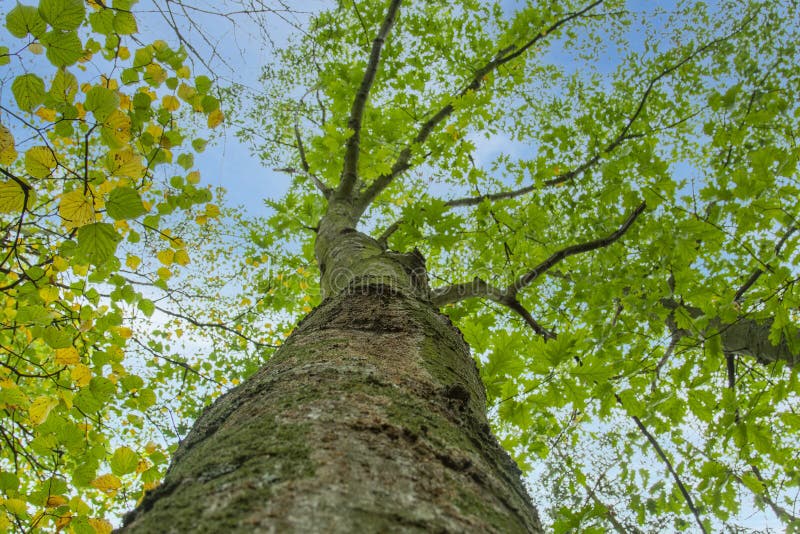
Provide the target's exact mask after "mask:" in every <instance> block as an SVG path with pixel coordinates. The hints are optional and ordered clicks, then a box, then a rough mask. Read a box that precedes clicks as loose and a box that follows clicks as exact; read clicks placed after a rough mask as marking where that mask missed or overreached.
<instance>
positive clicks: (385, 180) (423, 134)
mask: <svg viewBox="0 0 800 534" xmlns="http://www.w3.org/2000/svg"><path fill="white" fill-rule="evenodd" d="M602 3H603V0H596V1H594V2H592V3H590V4H589V5H587V6H586V7H584V8H583V9H581V10H580V11H576V12H574V13H567V14H565V15H564V16H563V17H561V18H560V19H559V20H557V21H556V22H554V23H553V24H551V25H550V26H549V27H548V28H545V29H544V30H542V31H541V32H539V33H537V34H536V36H534V37H533V38H532V39H529V40H528V41H526V42H525V43H523V44H521V45H519V46H518V45H511V46H508V47H506V48H505V49H503V50H501V51H500V52H498V53H497V54H495V56H494V57H493V58H492V59H491V60H489V61H487V62H486V63H485V64H484V65H483V66H482V67H480V68H479V69H477V70H476V71H475V72H474V74H473V75H472V77H471V78H470V80H469V82H467V84H466V85H465V86H464V88H463V89H462V90H461V91H459V92H458V93H457V94H456V95H455V97H454V98H453V99H452V100H451V101H450V102H449V103H447V104H446V105H445V106H444V107H443V108H441V109H440V110H439V111H437V112H436V113H434V114H433V115H432V116H431V118H430V119H428V120H427V121H425V123H423V124H422V126H421V127H420V129H419V131H418V132H417V135H416V136H414V139H413V140H412V141H411V142H410V143H409V144H407V145H406V146H405V147H404V148H403V149H402V150H401V151H400V154H399V155H398V157H397V159H396V160H395V162H394V164H393V165H392V168H391V170H390V171H389V172H388V173H386V174H383V175H381V176H379V177H378V178H377V179H376V180H375V181H374V182H372V184H371V185H370V186H369V187H367V189H365V190H364V192H363V193H362V194H361V195H360V196H359V198H358V203H357V206H358V209H359V213H363V212H364V210H366V209H367V207H368V206H369V205H370V204H371V203H372V202H373V201H374V200H375V198H376V197H377V196H378V195H379V194H381V192H382V191H383V190H384V189H386V187H388V186H389V184H390V183H392V181H393V180H394V179H395V178H396V177H397V176H399V175H400V174H402V173H403V172H405V171H406V170H408V169H409V168H410V167H411V157H412V155H413V147H414V146H415V145H421V144H422V143H424V142H425V141H427V139H428V137H430V135H431V134H432V133H433V131H434V130H435V129H436V127H437V126H439V125H440V124H441V123H442V122H443V121H444V120H445V119H446V118H447V117H449V116H450V115H451V114H452V113H453V111H454V110H455V107H454V104H453V103H454V102H455V101H456V100H457V99H459V98H461V97H463V96H465V95H466V94H467V93H469V92H470V91H477V90H479V89H480V88H481V87H482V86H483V82H484V80H485V78H486V76H487V75H489V74H491V73H492V72H494V71H495V70H497V68H498V67H500V66H501V65H505V64H506V63H508V62H509V61H512V60H514V59H516V58H518V57H519V56H521V55H522V54H524V53H525V52H526V51H527V50H528V49H530V48H531V47H533V46H534V45H535V44H536V43H538V42H539V41H541V40H542V39H544V38H545V36H547V35H548V34H550V33H552V32H554V31H556V30H558V29H559V28H560V27H561V26H563V25H564V24H566V23H568V22H570V21H571V20H573V19H575V18H578V17H580V16H582V15H584V14H586V13H587V12H589V11H591V10H592V9H594V8H595V7H597V6H598V5H600V4H602Z"/></svg>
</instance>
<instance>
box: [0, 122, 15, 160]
mask: <svg viewBox="0 0 800 534" xmlns="http://www.w3.org/2000/svg"><path fill="white" fill-rule="evenodd" d="M16 159H17V150H16V149H15V147H14V136H13V135H12V134H11V130H9V129H8V128H6V126H4V125H3V124H0V165H11V163H13V162H14V160H16Z"/></svg>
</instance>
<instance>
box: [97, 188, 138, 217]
mask: <svg viewBox="0 0 800 534" xmlns="http://www.w3.org/2000/svg"><path fill="white" fill-rule="evenodd" d="M106 210H107V213H108V215H109V217H111V218H112V219H115V220H123V219H135V218H136V217H139V216H140V215H144V214H145V213H147V210H146V209H145V207H144V205H143V204H142V199H141V197H140V196H139V193H138V192H136V190H135V189H132V188H130V187H117V188H114V189H112V190H111V193H109V195H108V199H107V200H106Z"/></svg>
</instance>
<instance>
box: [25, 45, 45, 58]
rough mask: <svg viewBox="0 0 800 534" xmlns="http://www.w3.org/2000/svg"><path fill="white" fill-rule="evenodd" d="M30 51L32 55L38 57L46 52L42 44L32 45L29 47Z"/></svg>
mask: <svg viewBox="0 0 800 534" xmlns="http://www.w3.org/2000/svg"><path fill="white" fill-rule="evenodd" d="M28 50H30V51H31V52H32V53H34V54H36V55H37V56H38V55H39V54H41V53H42V52H44V46H42V44H41V43H31V44H29V45H28Z"/></svg>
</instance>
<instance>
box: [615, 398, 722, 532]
mask: <svg viewBox="0 0 800 534" xmlns="http://www.w3.org/2000/svg"><path fill="white" fill-rule="evenodd" d="M614 396H615V397H616V398H617V402H619V403H620V404H622V399H621V398H620V397H619V395H617V394H616V393H615V394H614ZM631 418H632V419H633V422H634V423H636V426H637V427H638V428H639V430H640V431H641V433H642V434H644V437H645V438H647V441H648V442H649V443H650V445H652V446H653V448H654V449H655V450H656V454H658V457H659V458H661V461H662V462H664V464H665V465H666V466H667V470H668V471H669V473H670V475H672V479H673V480H674V481H675V483H676V484H677V485H678V489H679V490H680V492H681V495H683V499H684V500H685V501H686V505H687V506H688V507H689V510H690V511H691V512H692V515H693V516H694V519H695V521H696V522H697V525H698V526H699V527H700V531H701V532H703V534H705V533H706V532H708V531H707V530H706V527H705V525H703V521H702V520H701V519H700V513H699V512H698V511H697V507H696V506H695V505H694V500H692V496H691V495H690V494H689V491H688V490H687V489H686V486H684V485H683V481H682V480H681V477H680V476H679V475H678V473H677V472H676V471H675V468H674V467H673V466H672V462H671V461H670V459H669V458H668V457H667V455H666V453H665V452H664V450H663V449H662V448H661V445H659V444H658V441H657V440H656V438H655V437H654V436H653V435H652V434H651V433H650V432H649V431H648V430H647V427H646V426H644V423H642V420H641V419H639V418H638V417H637V416H635V415H632V416H631Z"/></svg>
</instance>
